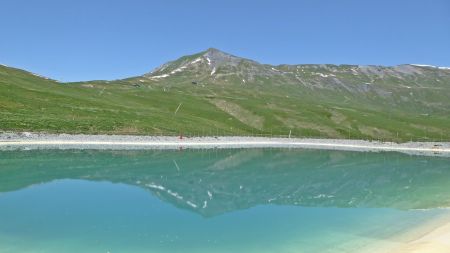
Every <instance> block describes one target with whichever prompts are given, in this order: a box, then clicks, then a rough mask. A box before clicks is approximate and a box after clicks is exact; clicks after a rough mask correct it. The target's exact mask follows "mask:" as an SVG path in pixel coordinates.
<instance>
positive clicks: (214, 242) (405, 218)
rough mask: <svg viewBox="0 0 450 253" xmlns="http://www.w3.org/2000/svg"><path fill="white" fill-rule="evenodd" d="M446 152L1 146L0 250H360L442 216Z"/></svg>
mask: <svg viewBox="0 0 450 253" xmlns="http://www.w3.org/2000/svg"><path fill="white" fill-rule="evenodd" d="M448 206H450V159H448V158H433V157H420V156H408V155H403V154H399V153H357V152H343V151H317V150H316V151H312V150H289V149H285V150H283V149H275V150H274V149H235V150H198V151H193V150H187V151H186V150H185V151H6V152H1V153H0V252H2V253H3V252H52V253H53V252H58V253H59V252H110V253H115V252H361V251H362V250H363V249H364V247H366V246H368V245H370V244H372V243H390V244H392V243H397V240H398V242H400V241H401V240H403V239H400V238H399V239H393V238H397V236H398V235H400V234H402V233H404V232H405V231H408V230H411V229H412V228H415V227H417V226H420V225H422V224H424V223H426V222H428V221H431V220H433V219H435V218H437V217H441V216H443V215H449V211H447V210H446V209H443V208H442V207H448Z"/></svg>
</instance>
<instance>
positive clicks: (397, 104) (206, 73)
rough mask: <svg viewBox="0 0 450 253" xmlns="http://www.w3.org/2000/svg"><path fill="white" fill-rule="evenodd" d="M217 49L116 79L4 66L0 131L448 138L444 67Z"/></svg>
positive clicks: (449, 88) (449, 107) (448, 85)
mask: <svg viewBox="0 0 450 253" xmlns="http://www.w3.org/2000/svg"><path fill="white" fill-rule="evenodd" d="M218 52H219V53H220V54H219V56H217V55H214V53H215V54H217V52H216V51H213V52H212V53H211V52H210V51H206V53H205V52H203V53H200V54H196V55H192V56H186V57H183V58H180V59H179V60H177V61H174V62H170V63H168V64H166V65H163V66H162V68H160V69H157V70H155V71H153V72H152V73H149V74H147V75H144V76H139V77H134V78H129V79H124V80H117V81H93V82H82V83H59V82H56V81H53V80H49V79H45V78H42V77H38V76H35V75H33V74H31V73H29V72H26V71H22V70H19V69H14V68H9V67H4V66H0V130H3V131H39V132H51V133H87V134H99V133H106V134H146V135H154V134H155V135H160V134H165V135H167V134H179V133H180V132H183V133H184V134H185V135H217V134H219V135H256V134H264V135H288V134H289V132H291V133H292V136H307V137H308V136H309V137H327V138H348V137H350V138H358V139H388V140H397V141H407V140H411V139H412V140H447V141H448V140H450V117H449V115H450V102H449V101H450V71H449V70H440V69H434V68H426V67H415V66H410V65H405V66H403V65H402V66H397V67H391V68H387V67H368V69H367V68H365V67H357V66H334V65H298V66H285V65H283V66H269V65H262V64H259V63H256V62H253V61H250V60H245V59H242V58H238V57H235V58H230V57H234V56H229V55H226V54H223V53H222V52H220V51H218ZM208 53H209V54H208ZM221 54H223V55H225V56H223V55H221ZM208 57H209V58H211V60H210V59H209V58H208ZM227 57H228V58H227ZM199 59H200V60H199ZM206 59H208V61H212V63H209V64H208V62H207V61H206ZM396 68H397V69H396ZM377 71H378V72H377ZM163 75H166V76H163ZM160 76H163V77H160ZM193 82H194V83H193ZM180 104H181V106H180ZM179 106H180V107H179ZM178 107H179V109H178V111H177V112H176V113H175V111H176V110H177V108H178Z"/></svg>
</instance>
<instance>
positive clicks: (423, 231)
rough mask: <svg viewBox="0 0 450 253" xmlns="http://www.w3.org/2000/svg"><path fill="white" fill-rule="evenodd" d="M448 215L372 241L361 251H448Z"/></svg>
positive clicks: (449, 229) (449, 218)
mask: <svg viewBox="0 0 450 253" xmlns="http://www.w3.org/2000/svg"><path fill="white" fill-rule="evenodd" d="M449 238H450V215H449V214H444V215H442V216H440V217H436V218H434V219H432V220H430V221H428V222H425V223H424V224H422V225H419V226H417V227H414V228H412V229H411V230H408V231H405V232H404V233H402V234H399V235H396V236H394V237H393V238H390V239H388V240H387V241H384V242H380V243H374V244H373V245H369V246H368V247H367V248H366V249H364V250H362V252H363V253H448V252H450V240H449Z"/></svg>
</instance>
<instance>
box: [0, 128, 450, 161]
mask: <svg viewBox="0 0 450 253" xmlns="http://www.w3.org/2000/svg"><path fill="white" fill-rule="evenodd" d="M179 148H196V149H203V148H306V149H326V150H347V151H372V152H377V151H378V152H379V151H397V152H403V153H408V154H414V155H435V156H450V142H405V143H394V142H381V141H367V140H348V139H310V138H270V137H242V136H220V137H219V136H217V137H183V136H134V135H82V134H80V135H71V134H42V133H2V134H0V150H12V149H179Z"/></svg>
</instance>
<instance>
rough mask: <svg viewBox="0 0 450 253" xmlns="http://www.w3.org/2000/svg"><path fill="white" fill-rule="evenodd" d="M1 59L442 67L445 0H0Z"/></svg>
mask: <svg viewBox="0 0 450 253" xmlns="http://www.w3.org/2000/svg"><path fill="white" fill-rule="evenodd" d="M0 24H1V29H0V63H2V64H6V65H9V66H14V67H18V68H23V69H26V70H29V71H32V72H35V73H39V74H42V75H45V76H48V77H51V78H55V79H58V80H62V81H77V80H90V79H117V78H123V77H129V76H134V75H140V74H143V73H146V72H149V71H150V70H151V69H153V68H155V67H157V66H158V65H160V64H162V63H165V62H166V61H168V60H173V59H176V58H178V57H180V56H183V55H186V54H192V53H197V52H200V51H202V50H205V49H207V48H209V47H215V48H218V49H221V50H223V51H226V52H229V53H232V54H234V55H238V56H242V57H246V58H251V59H254V60H257V61H259V62H262V63H269V64H281V63H288V64H296V63H298V64H300V63H334V64H342V63H347V64H379V65H396V64H403V63H421V64H431V65H439V66H450V0H422V1H420V0H370V1H369V0H367V1H364V0H328V1H326V0H309V1H306V0H305V1H301V0H272V1H265V0H247V1H244V0H221V1H219V0H217V1H214V0H191V1H187V0H178V1H175V0H153V1H151V0H76V1H75V0H39V1H37V0H1V2H0Z"/></svg>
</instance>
